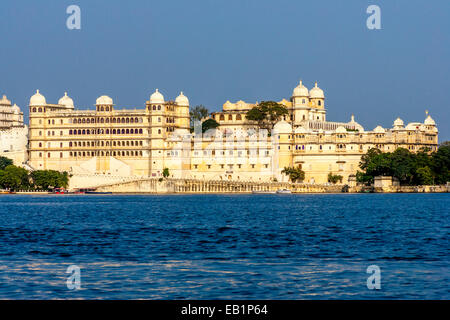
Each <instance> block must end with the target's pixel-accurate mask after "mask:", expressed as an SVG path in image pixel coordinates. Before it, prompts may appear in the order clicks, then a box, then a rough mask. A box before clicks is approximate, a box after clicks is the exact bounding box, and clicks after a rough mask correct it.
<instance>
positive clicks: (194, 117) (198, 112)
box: [189, 105, 209, 131]
mask: <svg viewBox="0 0 450 320" xmlns="http://www.w3.org/2000/svg"><path fill="white" fill-rule="evenodd" d="M189 116H190V124H191V130H192V131H193V128H194V124H195V122H196V121H202V120H203V119H204V118H206V117H208V116H209V111H208V109H206V108H205V106H203V105H198V106H195V107H194V108H193V109H192V110H191V111H190V112H189Z"/></svg>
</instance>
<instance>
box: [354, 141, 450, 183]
mask: <svg viewBox="0 0 450 320" xmlns="http://www.w3.org/2000/svg"><path fill="white" fill-rule="evenodd" d="M359 166H360V168H361V169H362V170H363V172H358V173H357V174H356V179H357V181H358V182H364V183H366V184H368V183H373V179H374V177H376V176H392V177H395V178H397V179H398V180H399V181H400V184H402V185H426V184H434V183H437V184H445V183H447V182H448V181H450V143H448V142H446V143H443V144H441V145H440V146H439V149H438V150H437V151H436V152H431V150H430V149H429V148H422V149H421V150H419V151H418V152H417V153H413V152H410V151H409V150H407V149H404V148H398V149H396V150H395V151H394V152H392V153H389V152H381V151H380V150H378V149H370V150H369V151H368V152H367V153H366V154H365V155H363V156H362V157H361V162H360V164H359Z"/></svg>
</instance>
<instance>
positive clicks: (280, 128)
mask: <svg viewBox="0 0 450 320" xmlns="http://www.w3.org/2000/svg"><path fill="white" fill-rule="evenodd" d="M273 130H274V131H275V132H276V133H292V127H291V125H290V124H289V123H287V122H286V121H284V120H282V121H279V122H277V124H276V125H275V126H274V127H273Z"/></svg>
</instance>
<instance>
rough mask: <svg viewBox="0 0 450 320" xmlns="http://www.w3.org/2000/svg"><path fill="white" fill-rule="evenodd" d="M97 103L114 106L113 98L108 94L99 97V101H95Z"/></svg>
mask: <svg viewBox="0 0 450 320" xmlns="http://www.w3.org/2000/svg"><path fill="white" fill-rule="evenodd" d="M95 104H96V105H108V106H112V105H113V99H111V98H110V97H108V96H101V97H99V98H97V101H96V103H95Z"/></svg>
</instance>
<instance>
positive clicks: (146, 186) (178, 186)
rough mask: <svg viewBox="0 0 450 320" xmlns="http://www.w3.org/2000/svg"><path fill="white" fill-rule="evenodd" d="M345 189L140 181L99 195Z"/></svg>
mask: <svg viewBox="0 0 450 320" xmlns="http://www.w3.org/2000/svg"><path fill="white" fill-rule="evenodd" d="M342 187H343V186H342V185H318V184H316V185H312V184H291V183H269V182H267V183H255V182H239V181H204V180H193V179H164V180H162V181H159V179H141V180H136V181H129V182H123V183H113V184H108V185H103V186H99V187H97V188H96V190H97V191H99V192H113V193H251V192H252V191H269V192H273V191H277V190H279V189H289V190H291V191H292V192H293V193H339V192H342Z"/></svg>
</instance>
